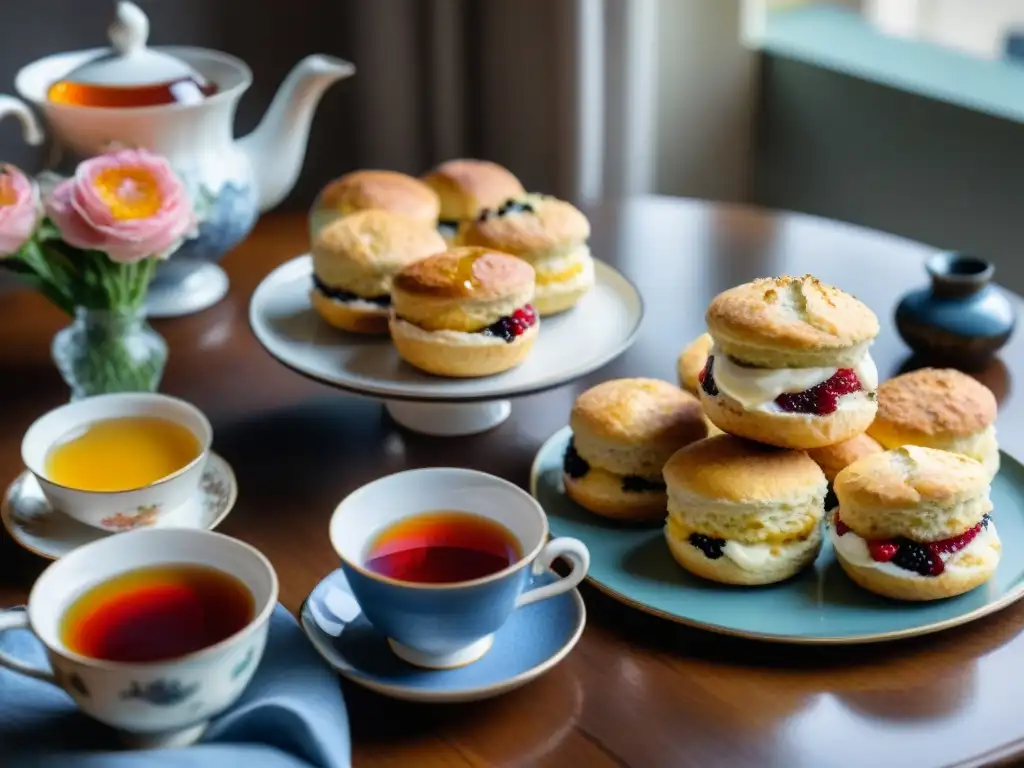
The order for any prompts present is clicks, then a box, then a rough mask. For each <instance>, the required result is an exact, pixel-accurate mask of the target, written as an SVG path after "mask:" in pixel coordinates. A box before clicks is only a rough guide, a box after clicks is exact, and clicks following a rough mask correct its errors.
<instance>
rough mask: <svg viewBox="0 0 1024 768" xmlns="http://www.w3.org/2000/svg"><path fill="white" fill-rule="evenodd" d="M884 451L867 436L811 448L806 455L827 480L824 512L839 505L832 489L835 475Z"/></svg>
mask: <svg viewBox="0 0 1024 768" xmlns="http://www.w3.org/2000/svg"><path fill="white" fill-rule="evenodd" d="M884 450H885V449H884V448H883V447H882V446H880V445H879V444H878V443H877V442H876V441H874V440H873V439H871V438H870V437H868V436H867V435H857V436H856V437H851V438H850V439H849V440H844V441H843V442H841V443H836V444H835V445H829V446H826V447H825V448H812V449H811V450H809V451H808V452H807V455H808V456H810V457H811V458H812V459H814V461H815V463H817V465H818V466H819V467H821V471H822V472H824V473H825V479H826V480H828V494H827V495H826V496H825V511H826V512H827V511H828V510H830V509H833V508H835V506H836V504H838V503H839V502H838V501H836V493H835V490H834V489H833V488H832V484H833V483H834V482H835V479H836V475H838V474H839V473H840V472H841V471H842V470H844V469H846V468H847V467H848V466H850V465H851V464H853V462H855V461H857V460H858V459H862V458H864V457H865V456H870V455H871V454H872V453H881V452H882V451H884Z"/></svg>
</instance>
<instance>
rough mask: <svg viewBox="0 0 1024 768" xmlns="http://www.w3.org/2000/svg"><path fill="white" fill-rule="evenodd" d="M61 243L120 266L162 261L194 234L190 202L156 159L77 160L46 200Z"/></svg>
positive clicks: (127, 153) (134, 152) (119, 155)
mask: <svg viewBox="0 0 1024 768" xmlns="http://www.w3.org/2000/svg"><path fill="white" fill-rule="evenodd" d="M46 211H47V213H48V214H49V216H50V219H51V220H52V221H53V223H54V224H55V225H56V227H57V229H58V230H60V235H61V238H62V239H63V240H64V242H66V243H67V244H68V245H71V246H73V247H75V248H83V249H90V250H96V251H103V252H104V253H106V254H107V255H108V256H109V257H110V258H111V259H113V260H114V261H117V262H120V263H122V264H131V263H133V262H136V261H139V260H141V259H145V258H147V257H149V256H156V257H158V258H166V257H167V256H169V255H170V254H171V253H173V252H174V251H175V250H176V249H177V248H178V246H179V245H180V244H181V242H182V240H184V239H185V238H186V237H188V236H190V235H192V234H194V232H195V228H196V218H195V214H194V211H193V209H192V201H191V200H189V196H188V192H187V191H186V190H185V185H184V184H183V183H182V181H181V179H179V178H178V176H177V175H176V174H175V173H174V171H173V169H172V168H171V166H170V164H169V163H168V162H167V161H166V160H165V159H164V158H162V157H160V156H159V155H155V154H153V153H152V152H147V151H146V150H143V149H122V150H118V151H116V152H110V153H108V154H105V155H98V156H96V157H93V158H91V159H89V160H85V161H83V162H82V163H81V164H80V165H79V166H78V168H77V169H76V171H75V175H74V177H72V178H70V179H67V180H66V181H63V182H61V183H60V184H58V185H57V187H56V188H55V189H54V190H53V193H52V194H51V195H50V196H49V197H48V198H47V200H46Z"/></svg>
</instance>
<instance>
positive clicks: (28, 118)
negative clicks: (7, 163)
mask: <svg viewBox="0 0 1024 768" xmlns="http://www.w3.org/2000/svg"><path fill="white" fill-rule="evenodd" d="M8 115H13V116H14V117H16V118H17V119H18V121H19V122H20V123H21V135H22V137H23V138H24V139H25V143H26V144H29V145H31V146H33V147H38V146H39V145H40V144H42V143H43V139H44V138H45V136H44V134H43V129H42V127H41V126H40V125H39V121H38V120H37V119H36V116H35V115H34V114H33V112H32V110H31V109H29V108H28V105H27V104H26V103H25V102H23V101H22V100H21V99H16V98H14V97H13V96H5V95H4V94H0V121H2V120H3V119H4V118H5V117H7V116H8Z"/></svg>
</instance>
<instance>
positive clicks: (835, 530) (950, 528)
mask: <svg viewBox="0 0 1024 768" xmlns="http://www.w3.org/2000/svg"><path fill="white" fill-rule="evenodd" d="M989 478H990V476H989V474H988V472H987V471H986V470H985V468H984V467H983V466H982V465H981V464H980V463H978V462H977V461H974V460H973V459H969V458H967V457H966V456H961V455H959V454H956V453H950V452H948V451H942V450H938V449H935V448H922V447H919V446H904V447H902V448H896V449H894V450H891V451H885V452H883V453H876V454H873V455H871V456H867V457H865V458H863V459H860V460H859V461H857V462H854V463H853V464H851V465H850V466H848V467H847V468H846V469H844V470H843V471H842V472H840V473H839V475H838V476H837V477H836V480H835V492H836V497H837V498H838V499H839V508H838V509H836V510H835V511H834V512H833V513H831V514H832V517H831V521H830V522H831V524H830V526H829V536H830V537H831V539H832V544H833V546H834V547H835V551H836V558H837V559H838V560H839V564H840V565H841V566H842V567H843V570H844V571H846V573H847V575H849V577H850V578H851V579H853V580H854V581H855V582H857V584H859V585H860V586H862V587H864V588H865V589H867V590H870V591H871V592H876V593H878V594H880V595H885V596H886V597H892V598H896V599H898V600H936V599H939V598H943V597H952V596H953V595H960V594H963V593H964V592H968V591H970V590H972V589H974V588H975V587H977V586H979V585H981V584H984V583H985V582H986V581H988V580H989V579H990V578H991V577H992V574H994V573H995V570H996V566H997V565H998V564H999V558H1000V555H1001V552H1002V545H1001V544H1000V542H999V536H998V534H997V533H996V526H995V523H994V522H993V521H992V518H991V517H990V516H989V513H990V512H991V511H992V502H991V501H990V500H989V493H990V486H989Z"/></svg>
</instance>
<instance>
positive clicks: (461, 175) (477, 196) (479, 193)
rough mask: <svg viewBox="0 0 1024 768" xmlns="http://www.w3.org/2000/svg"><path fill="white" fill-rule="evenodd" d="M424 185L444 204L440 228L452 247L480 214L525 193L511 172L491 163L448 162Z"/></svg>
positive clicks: (473, 161) (425, 179)
mask: <svg viewBox="0 0 1024 768" xmlns="http://www.w3.org/2000/svg"><path fill="white" fill-rule="evenodd" d="M423 182H424V183H425V184H426V185H427V186H428V187H430V188H431V189H432V190H434V192H435V193H436V194H437V196H438V198H439V199H440V201H441V212H440V215H439V221H438V222H437V228H438V231H440V233H441V234H442V235H444V238H445V240H447V241H448V242H449V243H451V244H453V245H454V244H457V238H458V234H459V232H460V231H461V229H462V227H463V226H464V225H466V224H468V223H469V222H471V221H473V220H474V219H475V218H476V217H477V216H479V215H480V212H481V211H483V210H484V209H486V208H499V207H500V206H501V204H502V203H503V202H505V201H506V200H508V199H510V198H513V197H520V196H521V195H525V194H526V190H525V189H523V185H522V184H521V183H520V182H519V179H517V178H516V177H515V176H514V175H513V174H512V172H511V171H510V170H508V169H507V168H505V167H503V166H501V165H498V164H497V163H492V162H491V161H490V160H471V159H467V158H462V159H458V160H448V161H446V162H443V163H441V164H440V165H439V166H437V167H436V168H434V170H432V171H430V172H429V173H427V174H425V175H424V176H423Z"/></svg>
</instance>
